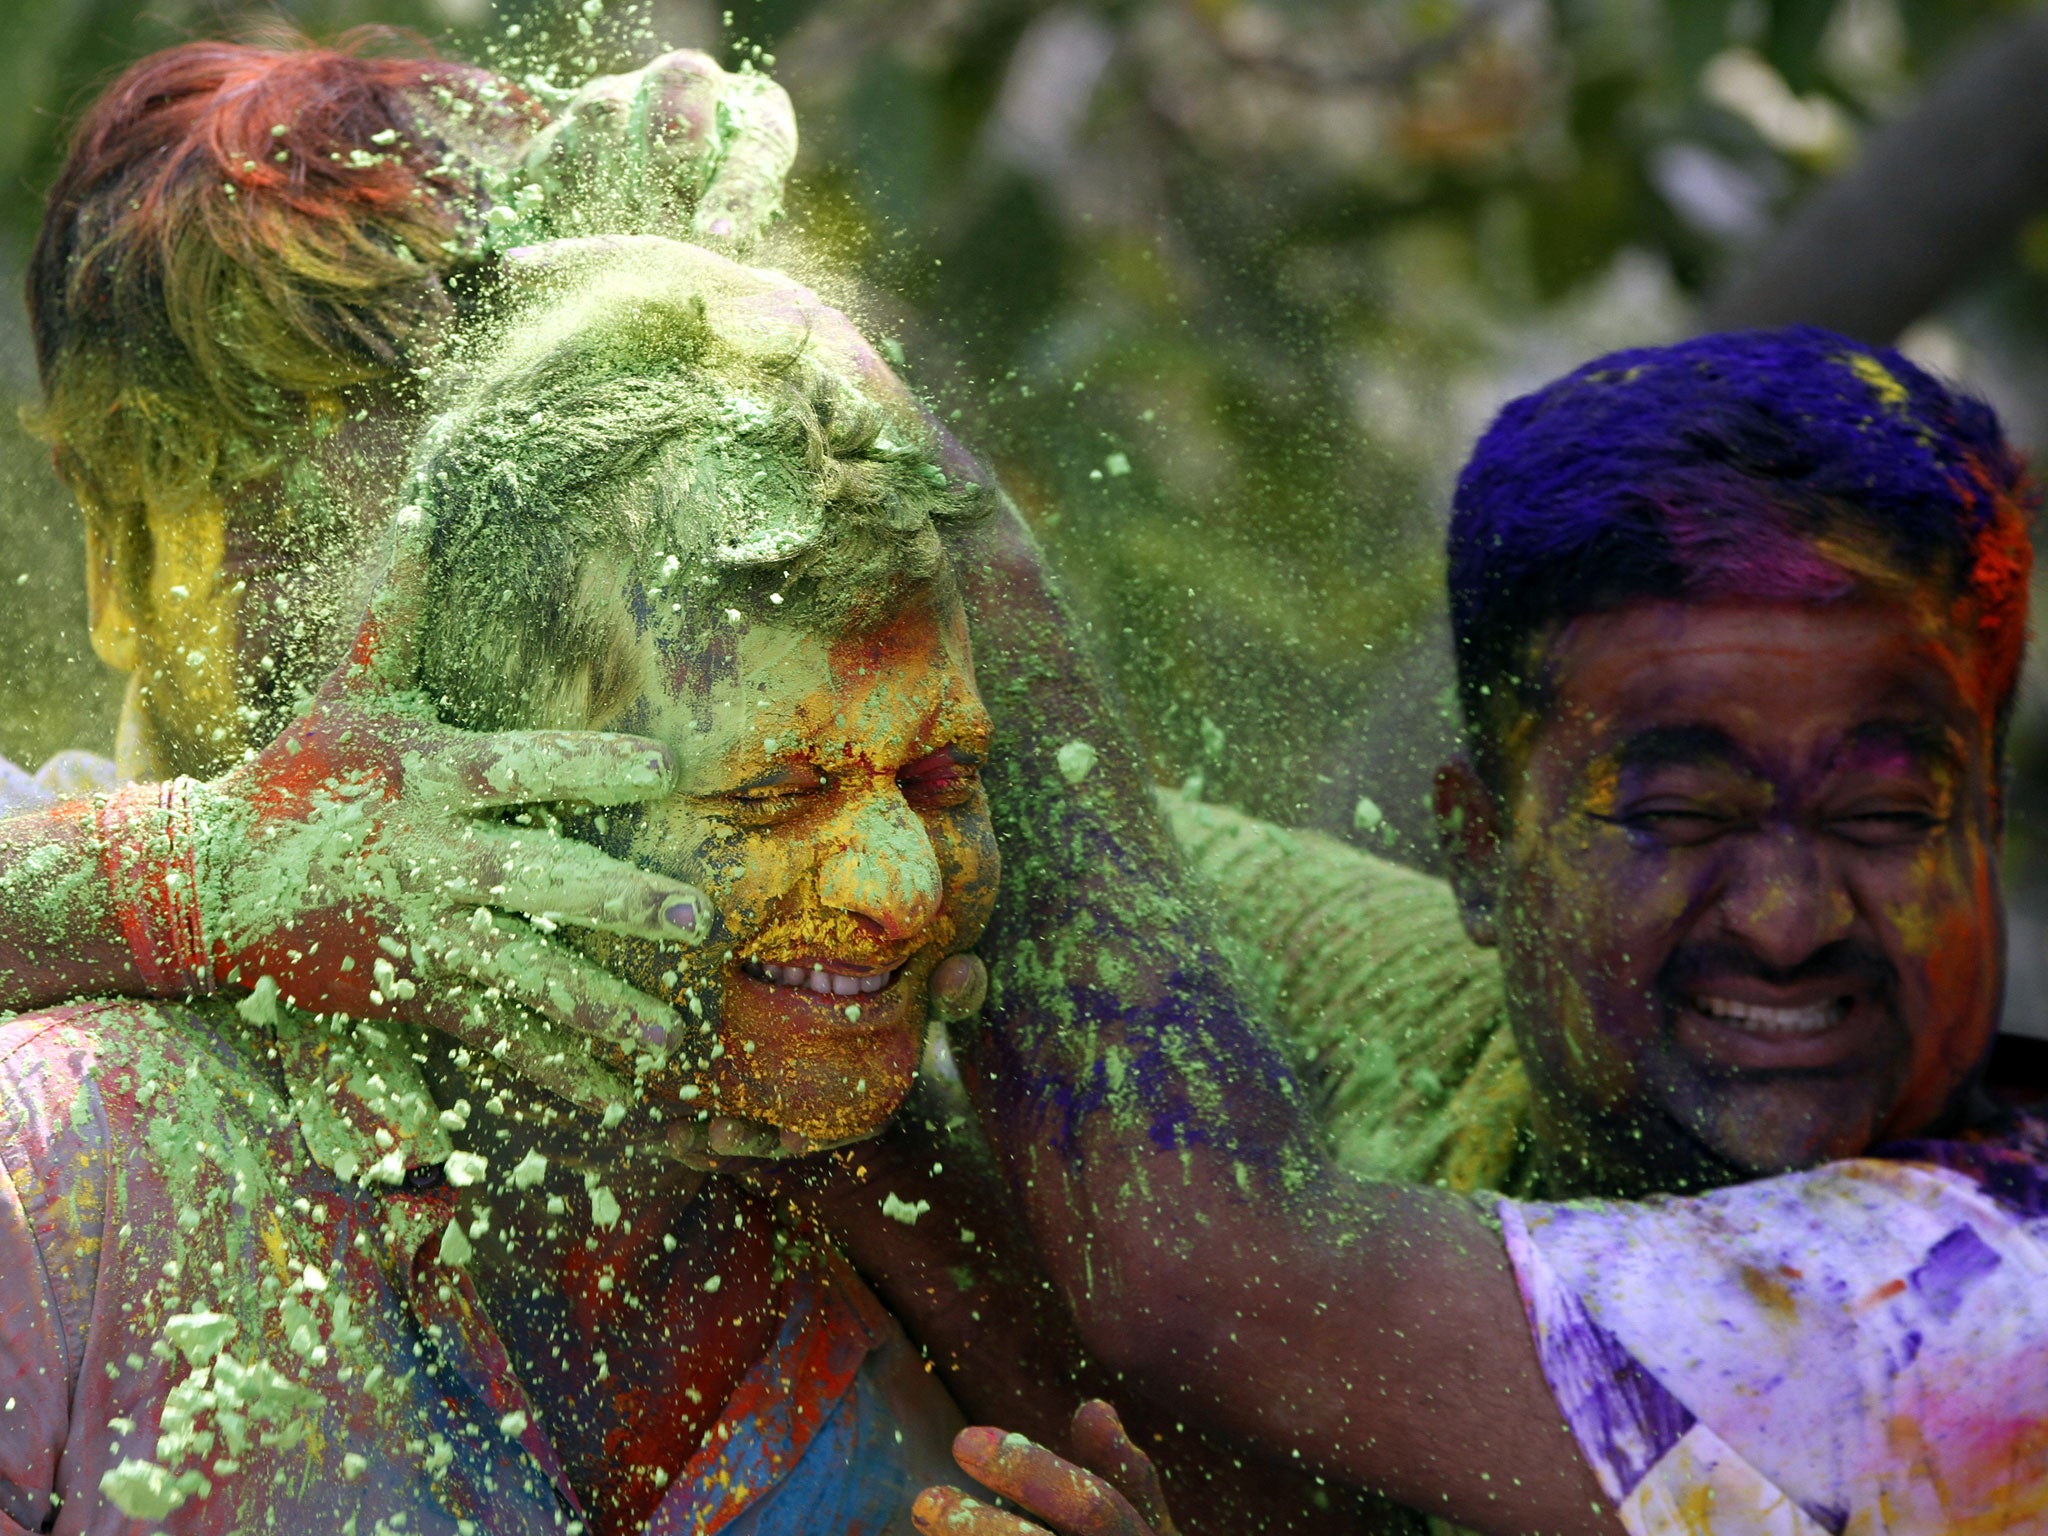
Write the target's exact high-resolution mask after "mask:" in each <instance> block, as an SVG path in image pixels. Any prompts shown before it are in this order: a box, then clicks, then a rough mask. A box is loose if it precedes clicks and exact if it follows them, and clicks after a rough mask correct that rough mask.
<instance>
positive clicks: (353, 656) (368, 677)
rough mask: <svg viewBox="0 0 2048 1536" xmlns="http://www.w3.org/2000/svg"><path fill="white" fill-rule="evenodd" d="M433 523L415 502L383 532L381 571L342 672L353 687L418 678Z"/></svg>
mask: <svg viewBox="0 0 2048 1536" xmlns="http://www.w3.org/2000/svg"><path fill="white" fill-rule="evenodd" d="M432 543H433V529H432V527H431V526H430V525H429V524H428V522H427V517H426V514H425V513H424V512H422V511H421V510H420V509H419V508H418V507H401V508H399V509H398V512H397V515H396V516H394V517H393V518H392V519H391V523H390V526H389V528H388V529H387V530H386V534H385V556H386V558H385V564H384V574H383V576H382V577H381V578H379V580H378V582H377V585H376V587H375V588H374V589H372V591H371V593H370V602H369V606H368V607H367V608H366V609H365V610H364V613H363V621H362V623H361V624H360V625H358V626H357V628H356V638H355V644H354V646H353V647H351V648H350V651H349V659H348V660H347V662H345V663H344V664H343V666H342V669H341V673H340V676H341V678H342V681H343V684H344V686H346V687H347V688H349V689H351V690H352V691H367V692H377V693H386V692H392V693H395V692H402V691H403V690H405V689H407V688H410V687H412V686H413V685H414V683H415V682H417V681H418V676H419V640H420V628H421V625H422V624H423V623H424V621H425V619H426V614H427V603H428V586H429V580H430V577H431V575H432V570H433V562H432V559H431V558H430V557H431V552H432V551H431V546H432Z"/></svg>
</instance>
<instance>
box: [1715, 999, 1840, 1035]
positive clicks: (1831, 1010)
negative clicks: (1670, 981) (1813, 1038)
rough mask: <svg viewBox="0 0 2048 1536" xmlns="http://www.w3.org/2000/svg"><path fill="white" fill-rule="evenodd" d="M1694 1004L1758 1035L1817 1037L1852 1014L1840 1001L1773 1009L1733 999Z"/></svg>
mask: <svg viewBox="0 0 2048 1536" xmlns="http://www.w3.org/2000/svg"><path fill="white" fill-rule="evenodd" d="M1693 1001H1694V1002H1695V1004H1696V1005H1697V1006H1698V1008H1699V1010H1700V1012H1701V1013H1704V1014H1706V1015H1708V1016H1709V1017H1711V1018H1716V1019H1721V1020H1724V1021H1726V1022H1727V1023H1730V1024H1736V1025H1740V1026H1741V1027H1742V1028H1743V1029H1746V1030H1748V1031H1750V1032H1751V1033H1752V1034H1758V1035H1817V1034H1819V1033H1820V1032H1821V1031H1822V1030H1825V1029H1832V1028H1833V1027H1834V1026H1835V1024H1836V1023H1838V1022H1839V1021H1840V1019H1841V1017H1842V1015H1843V1014H1844V1013H1845V1012H1847V1011H1848V1008H1847V1004H1846V1003H1845V1002H1844V1001H1843V1000H1842V999H1840V998H1837V999H1834V1000H1832V1001H1830V1002H1825V1003H1809V1004H1808V1005H1807V1006H1806V1007H1804V1008H1770V1007H1766V1006H1765V1005H1764V1004H1762V1003H1742V1002H1737V1001H1736V1000H1735V999H1734V998H1732V997H1698V998H1695V999H1694V1000H1693Z"/></svg>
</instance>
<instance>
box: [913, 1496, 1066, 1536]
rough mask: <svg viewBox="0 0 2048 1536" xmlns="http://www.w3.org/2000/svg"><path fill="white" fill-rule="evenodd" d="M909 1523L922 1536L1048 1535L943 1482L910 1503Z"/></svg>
mask: <svg viewBox="0 0 2048 1536" xmlns="http://www.w3.org/2000/svg"><path fill="white" fill-rule="evenodd" d="M910 1523H911V1524H912V1525H914V1526H916V1527H917V1529H918V1530H919V1531H920V1532H922V1533H923V1536H1048V1533H1047V1531H1046V1529H1045V1527H1044V1526H1042V1525H1033V1524H1032V1523H1031V1522H1030V1521H1029V1520H1024V1519H1020V1518H1019V1517H1018V1516H1016V1515H1013V1514H1011V1513H1010V1512H1009V1511H1008V1510H1002V1509H997V1508H996V1507H995V1506H994V1505H993V1504H984V1503H982V1502H981V1500H979V1499H976V1498H971V1497H969V1496H968V1495H967V1494H964V1493H962V1492H961V1491H960V1490H959V1489H958V1488H949V1487H946V1486H945V1485H944V1484H941V1485H940V1486H938V1487H936V1488H927V1489H925V1491H924V1492H923V1493H920V1494H919V1495H918V1496H917V1502H916V1503H914V1504H912V1505H911V1506H910Z"/></svg>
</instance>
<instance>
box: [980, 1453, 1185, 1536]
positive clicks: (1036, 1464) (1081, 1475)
mask: <svg viewBox="0 0 2048 1536" xmlns="http://www.w3.org/2000/svg"><path fill="white" fill-rule="evenodd" d="M953 1459H954V1460H955V1461H957V1462H958V1463H960V1470H961V1471H963V1472H965V1473H966V1474H967V1475H968V1476H969V1477H971V1478H973V1479H974V1480H975V1481H976V1482H978V1483H980V1484H982V1485H983V1486H984V1487H987V1488H990V1489H992V1490H993V1491H995V1492H996V1493H1000V1494H1001V1495H1002V1496H1003V1497H1004V1498H1006V1499H1009V1500H1012V1501H1013V1502H1015V1503H1017V1504H1021V1505H1023V1506H1024V1508H1025V1509H1027V1510H1029V1511H1030V1512H1031V1513H1032V1514H1034V1515H1036V1516H1038V1518H1039V1519H1041V1520H1043V1521H1045V1522H1046V1523H1047V1524H1049V1525H1050V1526H1052V1527H1053V1529H1054V1530H1056V1531H1058V1532H1060V1533H1061V1536H1149V1533H1148V1532H1147V1531H1146V1529H1145V1522H1144V1520H1143V1519H1142V1518H1141V1517H1140V1516H1139V1514H1138V1512H1137V1510H1136V1509H1134V1508H1132V1507H1131V1502H1130V1500H1128V1499H1126V1498H1125V1497H1124V1496H1123V1495H1122V1494H1120V1493H1118V1492H1117V1491H1116V1489H1114V1488H1112V1487H1111V1486H1110V1485H1109V1484H1108V1483H1106V1482H1104V1481H1103V1480H1102V1479H1101V1478H1099V1477H1097V1476H1096V1475H1095V1474H1094V1473H1093V1472H1090V1471H1088V1470H1087V1469H1085V1468H1083V1467H1077V1466H1075V1465H1074V1464H1073V1463H1072V1462H1070V1461H1064V1460H1062V1459H1061V1458H1060V1457H1058V1456H1055V1455H1054V1454H1053V1453H1052V1452H1051V1451H1048V1450H1047V1449H1046V1448H1045V1447H1044V1446H1042V1445H1038V1444H1036V1443H1035V1442H1033V1441H1031V1440H1027V1439H1026V1438H1025V1437H1024V1436H1022V1435H1006V1434H1004V1433H1003V1432H1002V1431H1001V1430H1000V1429H984V1428H975V1429H963V1430H961V1431H960V1433H959V1434H957V1435H955V1436H954V1437H953Z"/></svg>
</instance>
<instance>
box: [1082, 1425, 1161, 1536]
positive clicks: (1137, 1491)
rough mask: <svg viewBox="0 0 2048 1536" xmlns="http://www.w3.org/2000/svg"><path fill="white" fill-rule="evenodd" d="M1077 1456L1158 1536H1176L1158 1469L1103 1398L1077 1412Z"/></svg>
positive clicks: (1083, 1464)
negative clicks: (1110, 1486)
mask: <svg viewBox="0 0 2048 1536" xmlns="http://www.w3.org/2000/svg"><path fill="white" fill-rule="evenodd" d="M1074 1456H1075V1459H1076V1460H1077V1461H1079V1462H1080V1463H1081V1465H1082V1466H1084V1467H1086V1468H1088V1469H1089V1470H1090V1471H1091V1472H1096V1473H1099V1474H1100V1475H1101V1476H1103V1477H1105V1478H1107V1479H1108V1480H1109V1481H1110V1483H1111V1484H1112V1485H1114V1486H1115V1488H1116V1490H1117V1491H1118V1492H1119V1493H1121V1494H1122V1495H1123V1496H1124V1497H1125V1498H1127V1499H1129V1500H1130V1501H1131V1503H1132V1504H1133V1505H1135V1506H1136V1508H1137V1511H1138V1513H1139V1514H1141V1515H1143V1516H1144V1517H1145V1520H1146V1522H1147V1523H1148V1524H1150V1525H1151V1527H1152V1529H1153V1530H1154V1531H1155V1532H1157V1533H1158V1536H1174V1525H1173V1516H1172V1514H1171V1513H1169V1512H1168V1510H1167V1508H1166V1494H1165V1491H1164V1490H1163V1489H1161V1488H1160V1486H1159V1471H1158V1469H1157V1468H1156V1467H1154V1466H1153V1465H1152V1458H1151V1457H1150V1456H1147V1455H1146V1454H1145V1453H1144V1452H1143V1451H1142V1450H1140V1449H1139V1448H1138V1445H1137V1442H1135V1441H1134V1440H1132V1439H1131V1437H1130V1435H1129V1434H1128V1433H1126V1432H1125V1430H1124V1424H1123V1420H1122V1419H1120V1418H1118V1417H1117V1411H1116V1409H1114V1408H1112V1407H1111V1406H1110V1405H1109V1404H1108V1403H1106V1402H1104V1401H1103V1400H1102V1399H1101V1398H1099V1397H1097V1398H1091V1399H1090V1400H1089V1401H1087V1402H1085V1403H1083V1404H1082V1405H1081V1406H1080V1407H1079V1408H1077V1409H1075V1410H1074Z"/></svg>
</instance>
